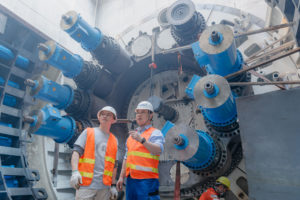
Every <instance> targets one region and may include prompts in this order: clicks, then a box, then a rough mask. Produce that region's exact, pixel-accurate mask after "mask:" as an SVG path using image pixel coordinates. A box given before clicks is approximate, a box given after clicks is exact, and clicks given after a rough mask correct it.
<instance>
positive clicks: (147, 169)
mask: <svg viewBox="0 0 300 200" xmlns="http://www.w3.org/2000/svg"><path fill="white" fill-rule="evenodd" d="M126 167H129V168H131V169H136V170H140V171H144V172H154V173H158V169H157V168H152V167H143V166H139V165H134V164H129V163H126Z"/></svg>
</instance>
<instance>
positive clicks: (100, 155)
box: [74, 127, 118, 190]
mask: <svg viewBox="0 0 300 200" xmlns="http://www.w3.org/2000/svg"><path fill="white" fill-rule="evenodd" d="M94 132H95V166H94V176H93V181H92V183H91V184H90V185H89V186H81V187H82V188H86V189H96V190H99V189H104V188H108V187H109V186H106V185H104V184H103V182H102V176H103V171H104V157H105V152H106V144H107V141H108V137H109V134H106V133H104V132H103V131H102V130H101V129H100V128H99V127H97V128H94ZM86 138H87V130H86V129H85V130H84V131H83V132H82V133H81V134H80V136H79V137H78V139H77V140H76V142H75V144H74V146H75V147H74V150H75V151H77V149H78V147H77V148H76V146H80V147H81V148H82V149H84V148H85V143H86ZM82 153H83V152H80V150H79V154H80V156H81V155H82ZM117 158H118V153H117V157H116V159H117Z"/></svg>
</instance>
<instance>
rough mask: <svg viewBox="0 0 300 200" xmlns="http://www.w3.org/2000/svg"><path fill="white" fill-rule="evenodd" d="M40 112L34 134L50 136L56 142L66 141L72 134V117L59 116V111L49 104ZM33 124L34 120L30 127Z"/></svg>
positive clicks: (74, 126)
mask: <svg viewBox="0 0 300 200" xmlns="http://www.w3.org/2000/svg"><path fill="white" fill-rule="evenodd" d="M41 112H42V119H41V120H42V122H41V125H40V127H39V129H38V130H37V131H36V132H35V133H34V134H37V135H43V136H47V137H50V138H52V139H53V140H54V141H55V142H57V143H67V142H68V141H69V140H70V139H71V138H72V137H73V136H74V134H75V131H76V124H75V120H74V119H73V118H72V117H69V116H61V115H60V111H59V110H58V109H57V108H55V107H52V106H51V105H46V106H45V107H44V108H43V109H42V110H41ZM36 119H37V118H36ZM37 121H38V120H37ZM35 125H37V122H36V120H35V122H33V123H32V124H30V126H31V127H32V126H35Z"/></svg>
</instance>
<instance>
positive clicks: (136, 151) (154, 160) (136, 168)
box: [126, 127, 160, 179]
mask: <svg viewBox="0 0 300 200" xmlns="http://www.w3.org/2000/svg"><path fill="white" fill-rule="evenodd" d="M154 130H155V128H153V127H150V128H149V129H147V130H145V131H144V132H143V133H142V134H141V136H142V137H144V138H145V139H146V140H148V139H149V138H150V136H151V134H152V132H153V131H154ZM127 149H128V152H127V160H126V176H128V175H129V174H130V176H131V177H132V178H134V179H148V178H158V164H159V157H160V156H159V155H152V154H151V153H150V152H149V150H148V149H147V148H146V147H144V145H142V144H141V143H140V142H138V141H136V140H134V139H132V137H131V136H130V137H129V138H128V140H127Z"/></svg>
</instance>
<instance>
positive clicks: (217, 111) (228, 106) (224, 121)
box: [199, 94, 237, 126]
mask: <svg viewBox="0 0 300 200" xmlns="http://www.w3.org/2000/svg"><path fill="white" fill-rule="evenodd" d="M199 108H200V109H201V111H202V114H203V116H204V118H205V119H207V120H208V122H209V123H211V124H212V125H214V126H227V125H229V124H231V123H232V122H235V121H236V119H237V110H236V103H235V97H234V96H233V95H232V94H231V95H230V96H229V97H228V99H227V100H226V102H225V103H224V104H223V105H221V106H219V107H217V108H204V107H200V106H199Z"/></svg>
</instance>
